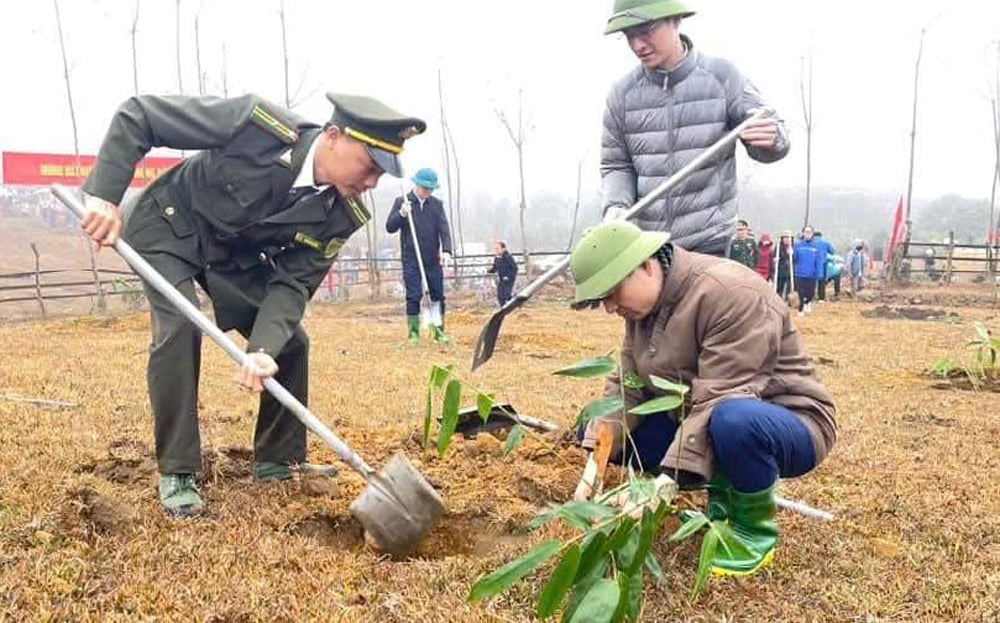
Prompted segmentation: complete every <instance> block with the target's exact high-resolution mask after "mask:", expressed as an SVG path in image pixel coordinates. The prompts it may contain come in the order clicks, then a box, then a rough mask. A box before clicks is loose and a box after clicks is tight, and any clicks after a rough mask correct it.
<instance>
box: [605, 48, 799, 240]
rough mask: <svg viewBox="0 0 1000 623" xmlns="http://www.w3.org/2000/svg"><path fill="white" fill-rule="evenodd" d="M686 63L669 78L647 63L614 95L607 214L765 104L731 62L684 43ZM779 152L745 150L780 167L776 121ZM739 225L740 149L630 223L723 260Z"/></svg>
mask: <svg viewBox="0 0 1000 623" xmlns="http://www.w3.org/2000/svg"><path fill="white" fill-rule="evenodd" d="M682 37H683V36H682ZM683 39H684V42H685V44H686V45H687V47H688V54H687V57H686V58H685V59H684V60H683V61H681V64H680V65H678V66H677V67H675V68H674V69H673V70H671V71H669V72H665V71H658V70H657V71H651V70H646V69H644V68H643V67H642V66H641V65H640V66H639V67H637V68H636V69H634V70H632V71H631V72H629V74H628V75H626V76H625V77H624V78H622V79H621V80H619V81H618V82H617V83H616V84H615V85H614V86H613V87H612V89H611V92H610V94H609V95H608V102H607V108H606V109H605V111H604V135H603V138H602V140H601V177H602V187H601V192H602V195H603V205H604V209H605V210H607V209H608V208H610V207H612V206H618V207H626V208H627V207H628V206H631V205H632V204H633V203H635V202H636V201H637V200H638V199H640V198H641V197H643V196H645V195H646V194H647V193H649V192H650V191H652V190H653V189H654V188H656V186H657V185H659V184H660V182H662V181H663V180H665V179H666V178H668V177H670V175H672V174H673V173H675V172H676V171H678V170H679V169H680V168H681V167H683V166H684V165H685V164H687V163H688V162H690V161H691V160H692V159H693V158H695V157H696V156H697V155H698V154H699V153H700V152H701V151H702V150H704V149H706V148H708V147H709V146H711V145H712V144H713V143H715V142H716V141H717V140H719V139H720V138H721V137H722V136H723V135H725V134H726V132H727V131H729V130H730V129H732V128H733V127H735V126H736V125H737V124H739V122H740V121H742V120H743V119H744V118H745V117H746V116H747V113H748V111H749V110H750V109H752V108H757V107H760V106H763V105H764V103H763V101H762V99H761V96H760V93H759V92H758V91H757V89H756V88H755V87H754V86H753V84H751V83H750V81H749V80H747V79H746V78H744V77H743V76H742V75H740V72H739V70H737V69H736V67H735V66H733V64H732V63H730V62H729V61H727V60H724V59H720V58H712V57H709V56H705V55H703V54H700V53H699V52H698V51H697V50H695V49H694V48H693V46H692V44H691V41H690V39H688V38H687V37H683ZM778 128H779V133H780V134H779V138H778V142H777V144H776V145H775V148H773V149H760V148H753V147H747V153H748V154H749V155H750V157H751V158H753V159H754V160H757V161H759V162H774V161H776V160H780V159H781V158H783V157H784V156H785V154H787V153H788V147H789V143H788V139H787V136H788V134H787V130H786V129H785V127H784V122H782V121H781V120H780V119H779V121H778ZM735 219H736V147H735V145H733V146H731V147H730V148H729V149H728V150H727V151H725V152H724V153H723V155H722V157H721V160H716V161H715V164H710V165H709V166H706V167H704V168H702V169H700V170H698V171H696V172H694V173H693V174H691V175H690V176H689V177H688V178H687V179H686V180H684V181H683V182H681V183H680V184H679V185H678V186H676V187H674V189H673V190H671V191H670V192H669V193H668V194H667V197H665V198H663V199H661V200H659V201H657V202H655V203H654V204H653V205H651V206H649V207H648V208H646V209H645V210H643V211H642V212H640V213H639V214H638V215H637V216H635V217H633V219H632V221H633V222H634V223H635V224H637V225H638V226H639V227H641V228H642V229H645V230H660V231H669V232H670V233H671V239H672V241H673V242H674V243H675V244H677V245H679V246H681V247H683V248H684V249H687V250H689V251H699V252H702V253H711V254H713V255H724V254H725V251H726V246H727V244H728V242H729V240H730V238H731V237H732V235H733V231H732V230H733V224H734V223H735Z"/></svg>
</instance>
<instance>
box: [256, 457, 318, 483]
mask: <svg viewBox="0 0 1000 623" xmlns="http://www.w3.org/2000/svg"><path fill="white" fill-rule="evenodd" d="M292 472H299V473H301V474H321V475H323V476H336V475H337V472H338V470H337V468H336V467H334V466H332V465H315V464H313V463H298V464H297V465H295V467H294V468H293V467H292V466H291V465H289V464H287V463H275V462H273V461H257V464H256V465H255V466H254V475H255V476H256V477H257V481H258V482H279V481H282V480H291V478H292Z"/></svg>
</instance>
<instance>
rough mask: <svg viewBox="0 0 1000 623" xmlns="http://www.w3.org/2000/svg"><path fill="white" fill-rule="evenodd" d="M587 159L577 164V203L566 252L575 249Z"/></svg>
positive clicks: (574, 208)
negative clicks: (574, 240) (577, 221)
mask: <svg viewBox="0 0 1000 623" xmlns="http://www.w3.org/2000/svg"><path fill="white" fill-rule="evenodd" d="M585 160H586V158H580V161H579V162H577V163H576V202H575V203H574V204H573V222H572V224H571V225H570V226H569V240H567V241H566V250H567V251H569V250H571V249H572V248H573V237H574V236H575V235H576V220H577V217H578V216H579V215H580V187H581V185H582V183H583V163H584V161H585Z"/></svg>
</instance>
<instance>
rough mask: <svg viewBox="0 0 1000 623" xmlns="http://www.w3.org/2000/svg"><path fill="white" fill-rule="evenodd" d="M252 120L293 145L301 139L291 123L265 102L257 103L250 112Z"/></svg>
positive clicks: (283, 141) (285, 142)
mask: <svg viewBox="0 0 1000 623" xmlns="http://www.w3.org/2000/svg"><path fill="white" fill-rule="evenodd" d="M250 121H251V122H253V124H254V125H256V126H257V127H259V128H261V129H262V130H264V131H265V132H268V133H269V134H273V135H274V136H276V137H278V139H279V140H280V141H281V142H282V143H284V144H286V145H291V144H292V143H294V142H295V141H297V140H299V133H298V132H296V131H295V130H294V129H293V128H292V127H291V125H289V124H288V123H287V122H285V121H284V120H282V118H281V115H280V114H279V113H276V112H275V111H274V110H272V109H271V108H269V107H268V106H267V105H265V104H257V105H256V106H254V107H253V111H251V112H250Z"/></svg>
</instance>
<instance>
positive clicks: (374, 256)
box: [365, 190, 382, 302]
mask: <svg viewBox="0 0 1000 623" xmlns="http://www.w3.org/2000/svg"><path fill="white" fill-rule="evenodd" d="M367 204H368V208H369V210H370V211H371V213H372V217H371V219H370V220H369V221H368V222H367V223H366V224H365V234H366V236H367V238H368V296H369V298H370V299H371V300H372V301H373V302H374V301H376V300H378V297H379V295H380V294H381V293H382V275H381V273H380V272H379V265H378V259H379V258H378V214H377V213H376V212H375V193H374V192H372V191H370V190H369V191H368V197H367Z"/></svg>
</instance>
